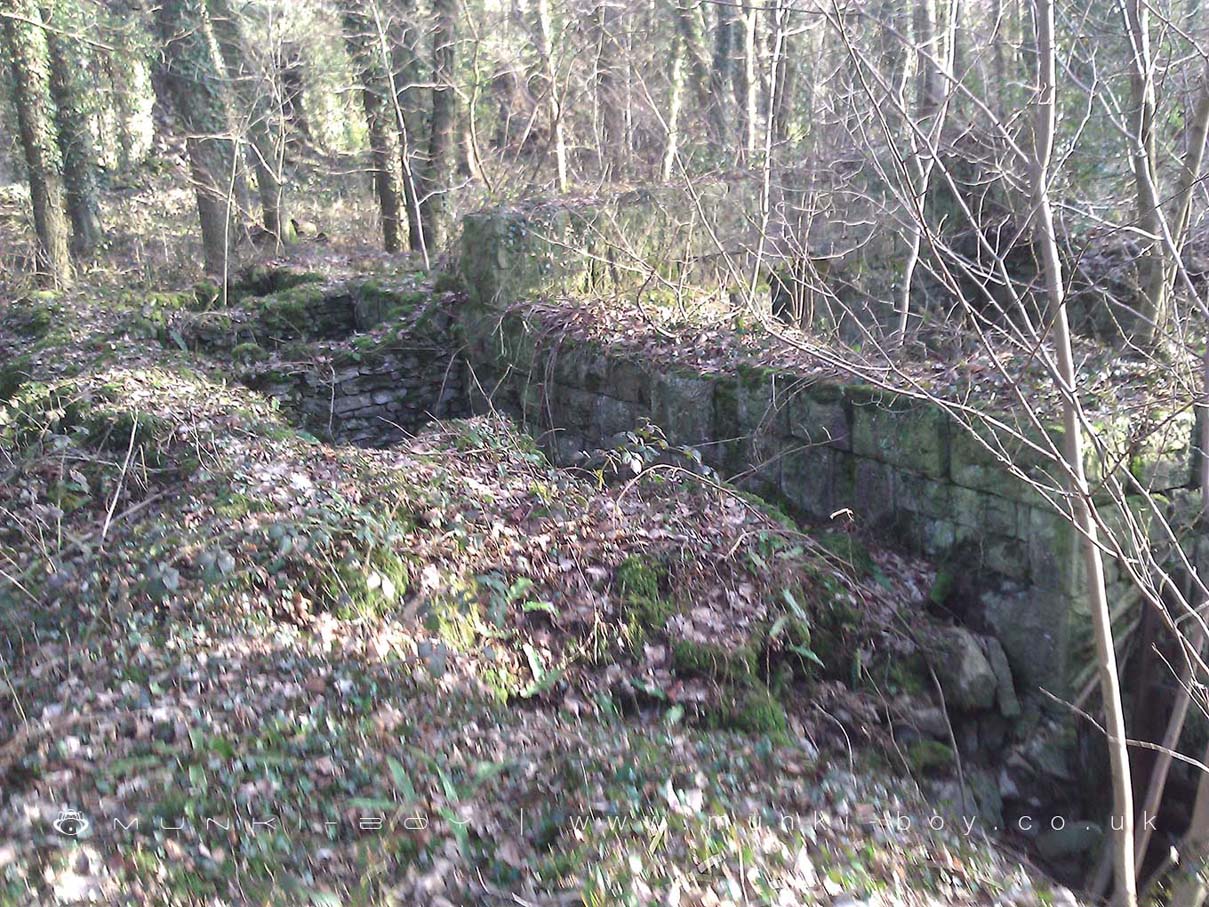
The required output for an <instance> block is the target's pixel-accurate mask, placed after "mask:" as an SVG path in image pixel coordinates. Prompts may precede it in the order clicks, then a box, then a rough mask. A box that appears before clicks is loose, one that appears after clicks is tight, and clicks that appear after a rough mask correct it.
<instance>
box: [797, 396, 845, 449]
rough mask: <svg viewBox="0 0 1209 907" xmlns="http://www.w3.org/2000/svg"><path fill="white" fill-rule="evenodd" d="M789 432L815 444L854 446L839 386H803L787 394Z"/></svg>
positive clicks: (839, 446)
mask: <svg viewBox="0 0 1209 907" xmlns="http://www.w3.org/2000/svg"><path fill="white" fill-rule="evenodd" d="M785 403H786V410H787V419H788V425H789V433H790V435H792V436H793V437H795V438H801V439H802V440H803V441H809V442H810V443H812V444H827V445H829V446H831V447H835V448H837V449H839V450H852V431H851V428H850V427H849V425H848V414H847V411H846V408H845V406H844V401H843V399H842V398H841V396H840V392H839V388H838V387H835V386H834V385H815V386H813V387H811V386H799V387H797V388H795V389H792V390H789V391H788V392H787V393H786V395H785Z"/></svg>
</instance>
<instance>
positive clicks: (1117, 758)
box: [1032, 0, 1138, 907]
mask: <svg viewBox="0 0 1209 907" xmlns="http://www.w3.org/2000/svg"><path fill="white" fill-rule="evenodd" d="M1035 2H1036V22H1037V126H1036V137H1035V152H1034V160H1033V174H1032V177H1033V179H1032V183H1033V186H1032V188H1033V194H1034V202H1035V208H1036V212H1037V220H1036V230H1037V239H1038V244H1039V245H1040V248H1041V257H1042V271H1043V273H1044V277H1045V292H1046V296H1047V298H1048V303H1049V309H1050V313H1051V315H1052V318H1053V339H1054V346H1055V349H1056V352H1057V359H1058V362H1057V379H1058V381H1059V382H1060V383H1061V384H1062V385H1063V389H1064V391H1065V393H1066V395H1071V396H1073V395H1074V394H1075V393H1076V389H1077V384H1076V381H1077V378H1076V375H1075V365H1074V355H1073V352H1072V349H1071V336H1070V325H1069V324H1068V322H1067V315H1066V299H1065V292H1066V291H1065V285H1064V283H1063V279H1062V262H1061V258H1060V256H1059V252H1058V242H1057V239H1056V237H1055V234H1054V216H1053V210H1052V208H1051V206H1050V194H1049V192H1050V190H1049V163H1050V156H1051V155H1052V153H1053V144H1054V96H1055V93H1056V85H1055V79H1054V65H1055V61H1054V58H1055V48H1054V7H1053V0H1035ZM1062 411H1063V412H1062V421H1063V429H1064V432H1065V446H1066V449H1065V451H1064V455H1065V459H1066V467H1067V469H1068V470H1069V490H1070V498H1071V504H1072V509H1073V514H1072V516H1073V519H1074V527H1075V529H1076V530H1077V531H1078V532H1079V535H1080V545H1081V548H1082V554H1083V561H1084V569H1085V572H1086V583H1087V594H1088V599H1089V601H1088V607H1089V610H1090V611H1091V618H1092V628H1093V636H1094V639H1095V647H1096V658H1097V661H1098V662H1099V670H1100V693H1101V697H1102V698H1103V702H1104V715H1105V730H1106V733H1107V736H1108V741H1107V742H1108V752H1109V757H1110V760H1111V763H1112V787H1113V814H1114V816H1115V818H1116V819H1117V820H1119V821H1120V825H1121V827H1120V828H1119V829H1116V828H1114V830H1113V835H1114V838H1115V845H1116V846H1115V847H1114V850H1113V864H1114V867H1115V870H1116V876H1117V893H1116V900H1117V903H1118V905H1119V907H1136V905H1137V902H1138V894H1137V881H1136V876H1135V874H1134V845H1133V842H1134V830H1133V826H1134V812H1133V786H1132V783H1131V781H1130V768H1129V749H1128V741H1127V739H1126V736H1125V712H1124V708H1123V707H1122V704H1121V683H1120V678H1119V677H1118V674H1117V654H1116V648H1115V646H1114V643H1113V637H1112V618H1111V615H1110V612H1109V608H1108V599H1107V595H1106V592H1105V587H1104V562H1103V558H1102V557H1101V552H1100V547H1099V544H1098V543H1097V540H1096V536H1097V533H1096V523H1095V522H1094V520H1093V519H1092V512H1091V493H1090V491H1089V490H1088V485H1087V476H1086V474H1085V473H1084V468H1083V434H1082V426H1081V425H1080V424H1079V412H1078V401H1077V400H1076V399H1069V398H1066V399H1064V400H1063V407H1062ZM1111 824H1112V823H1110V825H1111Z"/></svg>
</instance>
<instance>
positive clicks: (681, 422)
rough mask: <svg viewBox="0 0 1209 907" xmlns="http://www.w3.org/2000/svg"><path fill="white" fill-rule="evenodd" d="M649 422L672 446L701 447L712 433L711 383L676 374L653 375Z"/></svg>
mask: <svg viewBox="0 0 1209 907" xmlns="http://www.w3.org/2000/svg"><path fill="white" fill-rule="evenodd" d="M651 391H652V393H651V419H652V421H654V423H655V424H656V425H658V426H659V427H660V428H662V429H663V432H664V434H665V435H666V436H667V439H668V441H669V442H670V443H672V444H689V445H691V444H701V443H702V442H704V441H709V440H712V438H713V432H714V382H713V379H711V378H707V377H704V376H694V375H685V374H680V373H676V372H669V373H667V374H659V375H656V376H655V381H654V386H653V387H652V389H651Z"/></svg>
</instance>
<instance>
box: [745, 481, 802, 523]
mask: <svg viewBox="0 0 1209 907" xmlns="http://www.w3.org/2000/svg"><path fill="white" fill-rule="evenodd" d="M728 490H729V491H731V492H732V493H733V494H737V495H738V496H739V497H741V498H742V499H743V500H744V501H746V502H747V503H748V504H750V505H751V506H752V507H754V508H755V509H756V510H758V511H759V512H760V513H762V514H764V516H766V517H768V518H769V519H770V520H772V521H773V522H775V523H777V524H778V525H779V526H780V527H781V528H782V529H785V530H787V531H789V532H797V531H798V524H797V523H795V522H794V520H793V517H791V516H790V515H789V514H787V513H786V512H785V511H784V510H783V509H782V508H781V507H780V505H778V504H775V503H773V502H772V501H769V500H766V499H765V498H762V497H760V496H759V495H757V494H752V493H751V492H750V491H742V490H740V489H737V488H729V489H728Z"/></svg>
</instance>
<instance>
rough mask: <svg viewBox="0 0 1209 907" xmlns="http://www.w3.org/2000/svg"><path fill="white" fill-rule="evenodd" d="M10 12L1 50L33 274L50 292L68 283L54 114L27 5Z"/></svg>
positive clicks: (39, 33) (33, 13) (34, 13)
mask: <svg viewBox="0 0 1209 907" xmlns="http://www.w3.org/2000/svg"><path fill="white" fill-rule="evenodd" d="M10 9H12V10H13V12H14V13H15V14H16V15H18V16H20V17H21V18H22V19H25V20H28V21H18V20H17V19H15V18H8V17H7V16H6V17H4V19H3V26H4V44H5V50H6V52H7V53H6V55H7V57H8V60H9V66H10V68H11V70H12V77H13V96H14V101H15V102H16V108H17V131H18V132H19V133H20V134H21V147H22V149H23V150H24V152H25V167H26V171H27V173H28V175H29V197H30V202H31V203H32V205H33V210H34V230H35V232H36V233H37V235H38V251H37V257H36V268H37V272H38V274H39V275H40V276H41V277H42V278H43V279H44V280H46V281H47V282H49V283H51V284H52V285H55V286H61V287H64V286H68V285H70V284H71V280H72V269H71V257H70V253H69V251H68V242H67V218H66V217H64V215H63V171H62V162H61V160H60V158H59V149H58V148H57V147H56V146H55V139H54V113H53V110H52V105H51V98H50V67H49V64H48V60H47V51H46V38H45V30H44V29H42V28H40V27H39V26H38V25H36V24H29V23H31V22H32V23H37V22H39V21H40V18H39V15H38V9H37V7H35V6H34V5H33V4H32V3H20V2H19V3H17V4H15V8H14V7H13V6H10Z"/></svg>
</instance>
